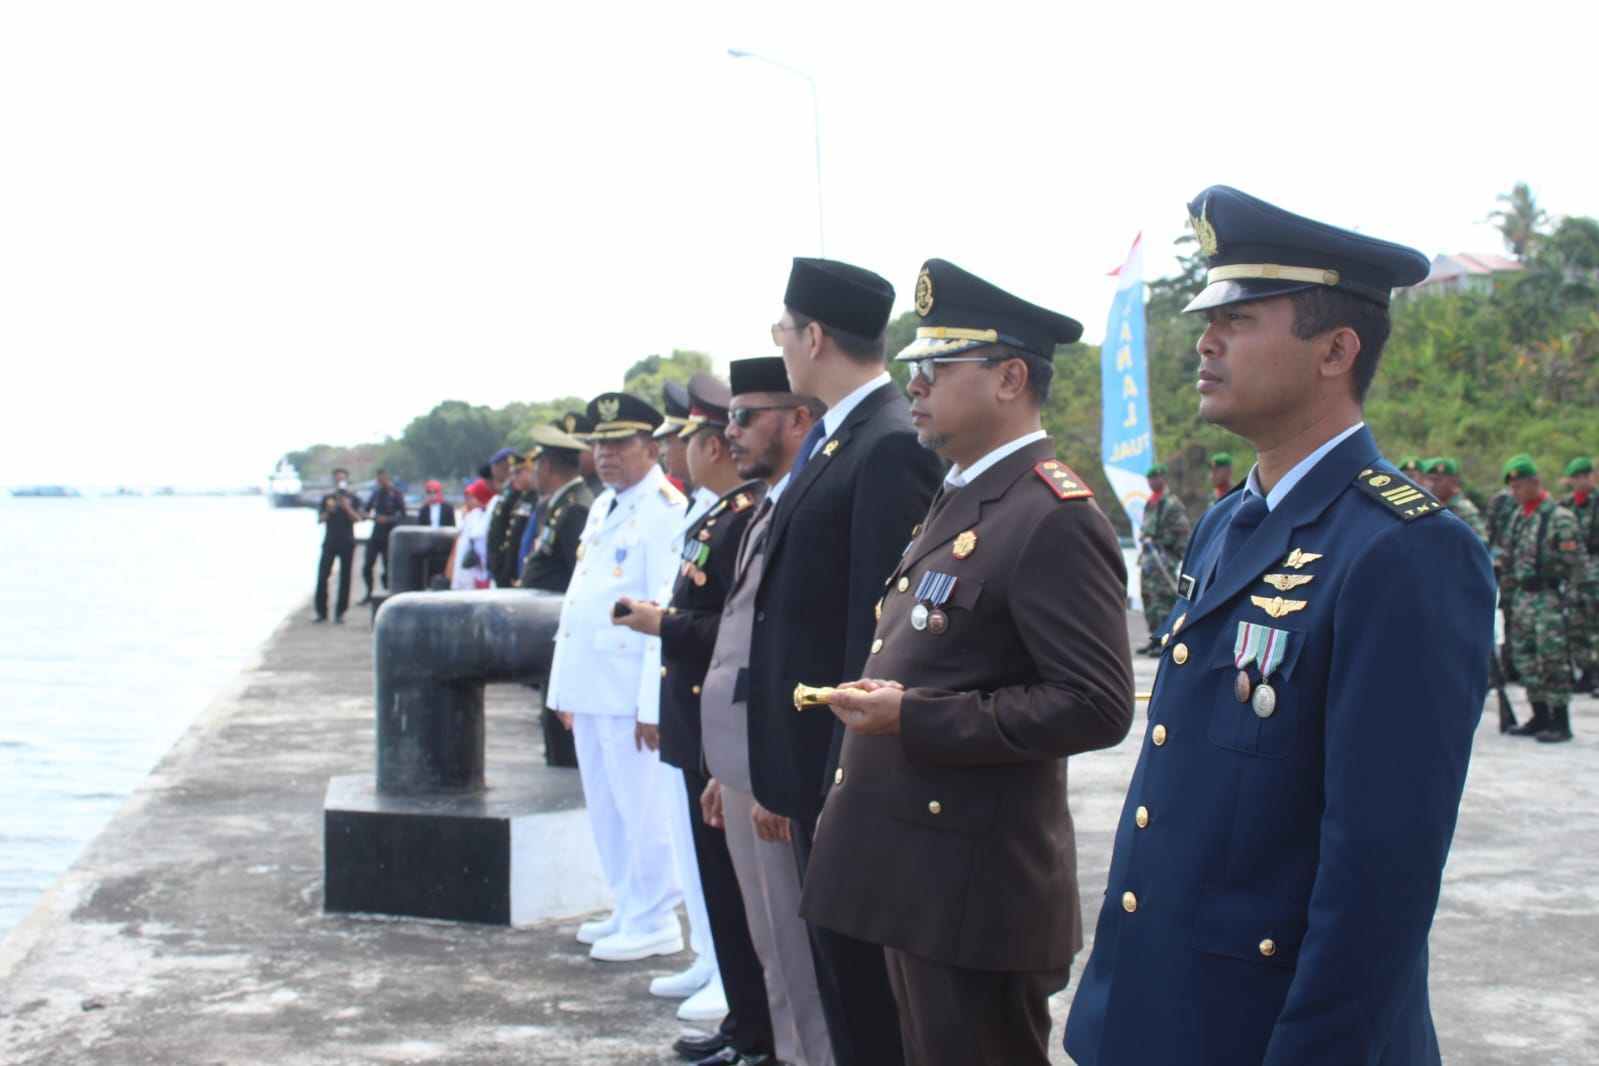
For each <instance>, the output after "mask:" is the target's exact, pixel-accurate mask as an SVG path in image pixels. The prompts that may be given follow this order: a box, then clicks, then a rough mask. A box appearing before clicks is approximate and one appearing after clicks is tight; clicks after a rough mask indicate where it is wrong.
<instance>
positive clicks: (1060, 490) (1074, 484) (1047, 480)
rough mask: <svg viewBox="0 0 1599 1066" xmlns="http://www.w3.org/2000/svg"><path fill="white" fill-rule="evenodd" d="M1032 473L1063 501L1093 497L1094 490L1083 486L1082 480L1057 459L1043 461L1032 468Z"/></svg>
mask: <svg viewBox="0 0 1599 1066" xmlns="http://www.w3.org/2000/svg"><path fill="white" fill-rule="evenodd" d="M1033 473H1035V474H1037V475H1038V478H1039V480H1040V481H1042V482H1043V483H1044V484H1046V485H1048V486H1049V489H1050V491H1051V492H1053V493H1054V494H1055V495H1056V496H1058V497H1060V498H1061V499H1063V500H1085V499H1088V498H1089V497H1091V496H1093V495H1094V490H1093V489H1091V488H1089V487H1088V486H1087V485H1085V484H1084V483H1083V479H1082V478H1080V477H1078V476H1077V474H1076V472H1075V471H1073V470H1072V468H1071V467H1069V466H1067V465H1066V464H1065V463H1063V462H1061V461H1060V460H1059V459H1045V460H1044V461H1043V462H1041V463H1039V464H1038V465H1037V466H1035V467H1033Z"/></svg>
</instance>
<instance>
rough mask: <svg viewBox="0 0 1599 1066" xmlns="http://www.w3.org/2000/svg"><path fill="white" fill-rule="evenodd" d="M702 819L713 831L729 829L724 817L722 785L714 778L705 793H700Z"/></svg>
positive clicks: (706, 787)
mask: <svg viewBox="0 0 1599 1066" xmlns="http://www.w3.org/2000/svg"><path fill="white" fill-rule="evenodd" d="M700 817H701V818H703V819H705V824H706V825H708V826H710V827H711V828H712V829H726V828H727V822H726V820H725V819H724V818H723V817H722V783H721V782H720V781H718V780H717V779H716V778H714V777H713V778H711V780H710V783H709V784H707V785H706V786H705V791H704V792H701V793H700Z"/></svg>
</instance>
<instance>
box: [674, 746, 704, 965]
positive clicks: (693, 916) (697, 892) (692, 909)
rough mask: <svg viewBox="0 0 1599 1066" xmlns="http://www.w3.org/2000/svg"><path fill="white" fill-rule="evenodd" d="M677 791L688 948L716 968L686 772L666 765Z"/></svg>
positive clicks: (676, 839) (676, 828)
mask: <svg viewBox="0 0 1599 1066" xmlns="http://www.w3.org/2000/svg"><path fill="white" fill-rule="evenodd" d="M661 769H662V770H664V771H665V772H666V774H667V776H669V777H670V778H671V779H672V787H673V788H674V789H675V790H676V791H677V802H676V803H675V804H673V805H672V812H673V813H672V815H671V821H672V859H673V860H674V861H675V862H676V864H677V883H678V885H679V886H681V887H682V889H683V909H684V910H685V911H687V912H688V944H689V947H690V948H691V949H693V951H694V955H695V957H696V959H697V960H698V961H700V962H706V963H709V964H710V965H712V966H715V965H716V943H715V941H714V940H712V939H711V916H710V912H709V911H707V910H706V909H705V888H704V886H702V885H701V884H700V861H699V858H698V857H697V856H696V854H695V852H694V827H693V826H691V825H690V824H689V810H688V800H687V799H686V798H685V797H686V796H687V795H688V788H687V786H685V785H684V783H683V771H682V770H679V769H678V768H677V767H675V766H667V765H665V764H663V765H662V766H661Z"/></svg>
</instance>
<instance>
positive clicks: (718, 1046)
mask: <svg viewBox="0 0 1599 1066" xmlns="http://www.w3.org/2000/svg"><path fill="white" fill-rule="evenodd" d="M731 1046H732V1042H731V1041H729V1040H728V1039H727V1037H725V1036H723V1035H722V1034H721V1033H712V1034H711V1035H710V1036H680V1037H678V1038H677V1040H676V1041H675V1042H674V1043H673V1044H672V1050H673V1051H675V1052H677V1053H678V1055H679V1056H680V1057H682V1058H685V1059H687V1060H688V1061H690V1062H698V1061H699V1060H701V1059H703V1058H704V1057H705V1056H707V1055H714V1054H716V1053H717V1052H718V1051H721V1050H722V1049H723V1048H725V1047H731Z"/></svg>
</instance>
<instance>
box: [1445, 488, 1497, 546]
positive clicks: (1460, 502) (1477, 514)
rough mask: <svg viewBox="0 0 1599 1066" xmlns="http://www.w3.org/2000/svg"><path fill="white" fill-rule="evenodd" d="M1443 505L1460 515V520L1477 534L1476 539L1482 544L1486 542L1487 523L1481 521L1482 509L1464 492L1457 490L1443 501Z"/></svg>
mask: <svg viewBox="0 0 1599 1066" xmlns="http://www.w3.org/2000/svg"><path fill="white" fill-rule="evenodd" d="M1444 506H1446V507H1448V508H1449V509H1450V510H1451V511H1453V512H1455V514H1457V515H1458V516H1460V520H1461V521H1462V522H1464V523H1466V525H1468V526H1470V527H1471V531H1472V532H1473V533H1475V534H1477V539H1478V540H1480V541H1482V542H1483V543H1484V544H1487V543H1488V524H1487V523H1486V522H1484V521H1483V518H1482V511H1481V509H1480V508H1478V506H1477V505H1476V504H1474V503H1472V502H1471V500H1470V499H1469V498H1468V497H1467V496H1466V494H1465V493H1464V492H1457V493H1455V494H1454V495H1453V496H1451V497H1450V498H1449V499H1448V500H1447V501H1445V503H1444Z"/></svg>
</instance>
